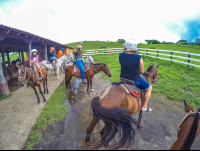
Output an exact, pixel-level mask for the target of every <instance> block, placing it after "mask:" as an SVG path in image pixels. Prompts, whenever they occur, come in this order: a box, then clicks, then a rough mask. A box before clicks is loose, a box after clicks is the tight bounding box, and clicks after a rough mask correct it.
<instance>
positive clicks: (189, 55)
mask: <svg viewBox="0 0 200 151" xmlns="http://www.w3.org/2000/svg"><path fill="white" fill-rule="evenodd" d="M189 53H190V51H189ZM190 57H191V54H188V63H190ZM189 66H190V65H189V64H188V65H187V68H189Z"/></svg>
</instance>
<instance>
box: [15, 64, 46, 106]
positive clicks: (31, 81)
mask: <svg viewBox="0 0 200 151" xmlns="http://www.w3.org/2000/svg"><path fill="white" fill-rule="evenodd" d="M27 65H28V63H25V64H24V65H21V66H19V65H18V64H16V67H17V68H18V80H19V81H20V83H21V86H24V84H23V82H24V80H25V79H28V81H27V82H26V83H27V87H29V86H31V87H32V88H33V90H34V91H35V94H36V96H37V99H38V101H37V104H38V105H39V104H40V98H39V97H38V93H37V91H36V88H35V87H36V86H37V87H38V88H39V91H40V94H41V95H42V97H43V103H46V99H45V97H44V95H43V93H42V91H41V86H40V82H39V74H38V72H37V70H36V68H34V69H33V68H28V67H26V66H27ZM41 68H42V72H43V76H44V78H43V80H42V82H43V87H44V94H45V93H46V91H47V94H49V90H48V87H47V80H48V79H47V68H46V67H41ZM45 84H46V89H45Z"/></svg>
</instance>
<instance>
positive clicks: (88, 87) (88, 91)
mask: <svg viewBox="0 0 200 151" xmlns="http://www.w3.org/2000/svg"><path fill="white" fill-rule="evenodd" d="M89 89H90V82H89V80H87V93H88V95H90V90H89Z"/></svg>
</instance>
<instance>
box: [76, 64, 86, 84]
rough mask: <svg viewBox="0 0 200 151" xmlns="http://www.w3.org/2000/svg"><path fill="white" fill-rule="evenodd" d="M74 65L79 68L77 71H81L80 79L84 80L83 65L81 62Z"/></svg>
mask: <svg viewBox="0 0 200 151" xmlns="http://www.w3.org/2000/svg"><path fill="white" fill-rule="evenodd" d="M76 64H77V66H78V67H79V69H80V70H81V78H82V80H84V78H85V69H84V67H83V63H82V61H76Z"/></svg>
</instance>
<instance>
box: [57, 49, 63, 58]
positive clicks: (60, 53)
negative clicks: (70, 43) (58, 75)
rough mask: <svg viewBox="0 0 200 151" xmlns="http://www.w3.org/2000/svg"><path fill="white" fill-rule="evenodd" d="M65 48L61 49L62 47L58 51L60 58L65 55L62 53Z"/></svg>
mask: <svg viewBox="0 0 200 151" xmlns="http://www.w3.org/2000/svg"><path fill="white" fill-rule="evenodd" d="M63 50H64V49H63V48H61V49H60V51H59V52H58V58H60V57H62V56H63V54H62V52H63Z"/></svg>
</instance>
